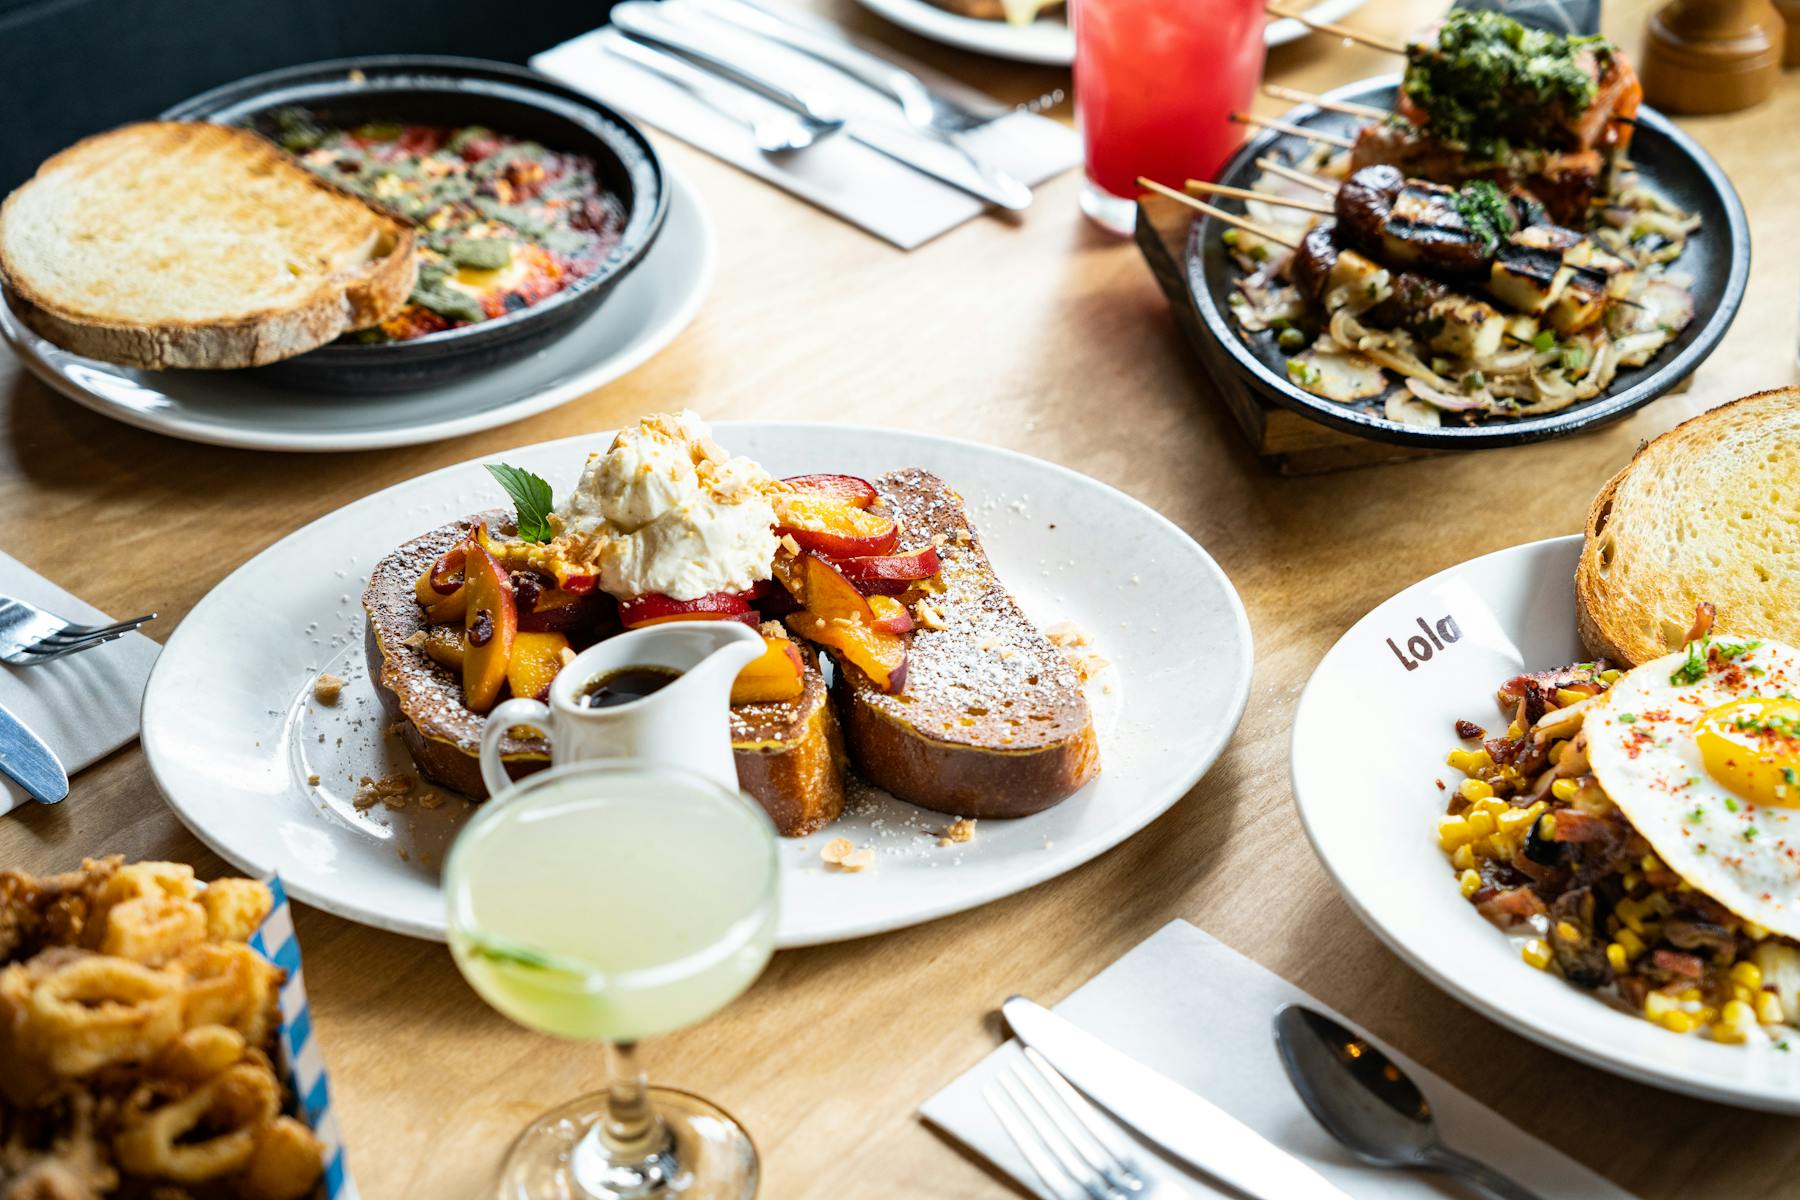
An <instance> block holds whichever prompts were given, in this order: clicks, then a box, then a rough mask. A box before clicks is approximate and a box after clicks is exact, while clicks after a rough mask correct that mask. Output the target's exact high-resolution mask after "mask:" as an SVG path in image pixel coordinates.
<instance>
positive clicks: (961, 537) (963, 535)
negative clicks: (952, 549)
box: [956, 529, 974, 546]
mask: <svg viewBox="0 0 1800 1200" xmlns="http://www.w3.org/2000/svg"><path fill="white" fill-rule="evenodd" d="M973 540H974V539H973V538H971V537H970V536H969V531H968V530H967V529H959V530H957V531H956V544H957V545H959V546H966V545H968V544H969V543H970V542H971V541H973Z"/></svg>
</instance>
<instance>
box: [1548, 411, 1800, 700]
mask: <svg viewBox="0 0 1800 1200" xmlns="http://www.w3.org/2000/svg"><path fill="white" fill-rule="evenodd" d="M1797 580H1800V388H1782V389H1779V390H1776V391H1771V392H1759V393H1757V394H1756V395H1753V396H1746V397H1744V398H1743V399H1741V400H1736V401H1733V402H1732V403H1730V404H1726V405H1722V406H1721V407H1719V408H1715V409H1712V410H1710V411H1708V412H1704V413H1701V414H1700V415H1699V416H1697V417H1694V418H1693V419H1691V420H1689V421H1686V422H1684V423H1682V424H1680V425H1677V426H1676V427H1675V428H1674V429H1671V430H1670V431H1669V432H1667V433H1665V434H1663V435H1662V436H1661V437H1659V438H1657V439H1656V440H1655V441H1652V442H1650V443H1649V444H1648V445H1646V446H1644V447H1643V448H1642V449H1640V450H1639V451H1638V452H1637V454H1636V455H1635V456H1634V457H1633V458H1632V460H1631V461H1630V462H1629V463H1627V464H1626V466H1625V469H1624V470H1622V471H1620V472H1619V473H1618V474H1617V475H1615V476H1613V477H1612V479H1611V480H1610V481H1608V483H1607V484H1606V486H1605V487H1603V488H1601V489H1600V494H1599V495H1598V496H1596V497H1594V503H1593V505H1592V506H1591V507H1590V508H1589V510H1588V519H1587V541H1586V544H1585V545H1583V547H1582V550H1581V562H1580V565H1579V566H1578V567H1577V568H1576V571H1575V600H1576V606H1577V619H1578V621H1579V624H1580V630H1581V640H1582V643H1583V644H1584V645H1586V646H1587V648H1588V652H1589V653H1590V654H1592V655H1594V656H1595V657H1597V658H1605V659H1607V660H1609V661H1611V662H1614V663H1618V664H1620V665H1623V666H1636V665H1637V664H1639V663H1643V662H1647V661H1649V660H1650V659H1653V658H1657V657H1660V656H1661V655H1664V654H1668V653H1669V652H1670V651H1672V650H1679V649H1681V646H1682V642H1683V640H1684V638H1685V635H1686V633H1687V631H1688V629H1689V628H1690V626H1692V625H1693V622H1694V606H1695V605H1696V604H1697V603H1698V602H1700V601H1709V602H1711V603H1712V604H1713V605H1715V606H1716V607H1717V609H1718V628H1719V629H1720V630H1722V631H1725V632H1729V633H1737V634H1749V635H1755V636H1766V637H1771V638H1776V639H1778V640H1780V641H1784V642H1787V643H1789V644H1800V588H1797V587H1796V586H1795V583H1796V581H1797Z"/></svg>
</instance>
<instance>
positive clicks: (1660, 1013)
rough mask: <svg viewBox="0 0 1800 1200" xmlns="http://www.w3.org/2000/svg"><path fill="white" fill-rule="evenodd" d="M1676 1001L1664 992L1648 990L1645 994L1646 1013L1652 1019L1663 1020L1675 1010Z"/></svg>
mask: <svg viewBox="0 0 1800 1200" xmlns="http://www.w3.org/2000/svg"><path fill="white" fill-rule="evenodd" d="M1675 1011H1677V1010H1676V1007H1675V1001H1674V1000H1672V999H1670V998H1669V996H1668V995H1667V993H1664V992H1646V993H1645V994H1644V1015H1645V1016H1646V1017H1649V1018H1650V1019H1651V1020H1652V1021H1661V1020H1662V1019H1663V1018H1664V1017H1666V1016H1668V1015H1669V1014H1670V1013H1672V1012H1675Z"/></svg>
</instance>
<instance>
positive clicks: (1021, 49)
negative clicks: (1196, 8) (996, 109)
mask: <svg viewBox="0 0 1800 1200" xmlns="http://www.w3.org/2000/svg"><path fill="white" fill-rule="evenodd" d="M860 2H861V4H862V6H863V7H864V8H867V9H869V10H870V11H871V12H875V13H879V14H880V15H882V16H884V17H886V18H887V19H888V20H890V21H892V22H893V23H894V24H896V25H898V26H900V27H901V28H902V29H910V30H912V31H913V32H914V33H916V34H918V35H919V36H920V37H928V38H930V39H931V40H932V41H934V42H943V43H945V44H946V45H951V46H960V47H961V48H962V49H964V50H973V51H974V52H975V53H977V54H991V55H993V56H994V57H995V58H1011V59H1015V60H1017V61H1019V62H1032V63H1048V64H1051V65H1053V66H1064V67H1066V66H1068V65H1069V64H1070V63H1072V62H1074V61H1075V36H1074V35H1073V34H1072V33H1070V32H1069V25H1068V22H1067V21H1065V20H1064V19H1063V18H1062V16H1060V15H1057V16H1050V17H1040V18H1039V19H1037V20H1035V21H1033V22H1032V23H1031V24H1029V25H1024V26H1017V25H1008V24H1007V23H1006V22H1005V21H984V20H980V19H979V18H976V17H963V16H958V15H957V14H956V13H953V12H951V11H949V10H948V9H945V8H939V7H938V6H937V5H935V4H932V3H931V2H930V0H860ZM1367 2H1368V0H1319V3H1317V4H1314V5H1312V6H1311V7H1310V8H1308V9H1306V10H1305V11H1306V14H1307V15H1308V16H1310V17H1311V18H1313V20H1315V21H1335V20H1338V19H1339V18H1340V17H1343V16H1345V15H1347V14H1349V13H1353V12H1355V11H1356V10H1357V9H1359V8H1361V7H1362V6H1363V5H1364V4H1366V3H1367ZM1306 32H1307V29H1306V26H1304V25H1302V24H1301V23H1300V22H1298V21H1295V20H1291V19H1290V20H1284V21H1271V22H1269V25H1268V28H1267V30H1266V31H1265V32H1264V34H1263V41H1264V42H1265V43H1266V44H1268V45H1270V46H1281V45H1285V44H1287V43H1288V42H1291V41H1294V40H1295V39H1296V38H1300V37H1303V36H1305V34H1306Z"/></svg>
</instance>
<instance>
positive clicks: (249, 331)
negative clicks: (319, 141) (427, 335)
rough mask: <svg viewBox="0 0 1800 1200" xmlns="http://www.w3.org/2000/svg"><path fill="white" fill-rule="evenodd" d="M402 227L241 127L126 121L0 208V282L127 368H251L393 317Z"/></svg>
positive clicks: (42, 321) (399, 287)
mask: <svg viewBox="0 0 1800 1200" xmlns="http://www.w3.org/2000/svg"><path fill="white" fill-rule="evenodd" d="M416 269H417V264H416V262H415V259H414V253H413V231H412V228H411V226H409V225H408V224H406V223H405V222H404V221H402V220H400V219H399V218H398V217H395V216H394V215H392V214H390V213H388V212H386V211H384V210H382V209H380V208H377V207H376V206H374V205H372V204H369V203H368V202H366V201H364V200H363V199H361V198H360V197H358V196H356V195H353V194H352V193H350V192H348V191H345V190H344V189H342V188H339V187H337V186H336V185H334V184H331V183H329V182H327V181H325V180H324V179H321V178H320V177H319V176H317V175H315V174H314V173H313V172H311V171H308V170H307V169H306V168H305V167H302V166H301V165H300V164H299V163H297V162H295V161H294V160H293V159H292V158H290V157H289V156H288V155H287V154H285V153H283V152H282V151H281V150H280V149H279V148H278V147H276V146H275V145H273V144H272V143H270V142H269V141H267V140H266V139H264V138H261V137H259V136H257V135H256V134H254V133H252V132H250V131H249V130H246V129H234V128H230V127H227V126H223V125H206V124H200V123H194V122H182V121H151V122H146V123H143V124H138V125H126V126H124V127H122V128H119V129H115V130H113V131H112V132H110V133H102V134H99V135H97V136H95V137H90V138H87V139H85V140H84V141H80V142H77V143H76V144H75V145H73V146H71V147H70V148H69V149H67V150H64V151H63V152H62V153H61V154H58V155H56V156H55V157H53V158H51V159H49V160H48V161H47V162H45V163H44V165H43V166H41V167H39V168H38V171H37V174H36V175H35V176H33V177H32V178H31V179H30V180H28V181H27V182H26V183H25V184H24V185H22V186H21V187H20V188H19V189H18V190H17V191H15V192H13V194H12V195H11V196H8V197H7V199H6V203H5V205H4V206H0V282H3V283H4V284H5V285H6V288H7V291H8V292H9V293H10V295H11V299H12V304H13V308H14V310H15V311H16V312H17V313H18V314H19V318H20V320H22V321H24V322H25V323H26V324H27V325H29V326H30V327H31V328H32V329H34V330H36V331H37V332H38V333H40V334H42V335H43V336H44V337H46V338H48V339H49V340H50V341H52V342H55V343H56V344H57V345H59V346H61V347H63V348H64V349H66V350H71V351H74V352H75V353H77V354H83V355H86V356H88V357H90V358H98V359H104V360H105V361H107V362H115V363H122V364H125V365H127V366H133V367H146V368H164V367H198V368H226V367H253V366H261V365H263V364H265V363H272V362H276V361H278V360H280V359H284V358H291V357H293V356H294V355H296V354H302V353H304V352H306V351H308V350H312V349H314V348H316V347H318V346H322V345H324V344H325V343H326V342H329V341H331V340H332V339H333V338H335V337H337V336H338V335H339V334H342V333H345V332H348V331H350V330H354V329H363V328H367V327H368V326H370V325H374V324H376V323H378V322H380V321H383V320H385V319H386V318H388V317H390V316H392V315H393V314H394V313H396V312H398V311H399V309H400V307H401V306H402V305H403V304H405V302H406V298H407V296H408V295H409V294H410V293H411V292H412V287H413V276H414V274H415V271H416Z"/></svg>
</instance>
